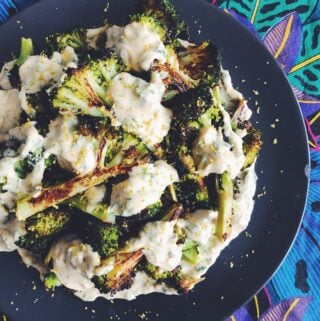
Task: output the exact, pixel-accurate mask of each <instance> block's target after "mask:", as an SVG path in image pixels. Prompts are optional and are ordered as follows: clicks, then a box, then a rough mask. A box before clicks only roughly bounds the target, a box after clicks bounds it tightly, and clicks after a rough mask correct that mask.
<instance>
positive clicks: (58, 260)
mask: <svg viewBox="0 0 320 321" xmlns="http://www.w3.org/2000/svg"><path fill="white" fill-rule="evenodd" d="M51 256H52V262H53V271H54V273H55V274H56V276H57V278H58V279H59V281H60V282H61V283H62V284H63V285H64V286H66V287H67V288H69V289H71V290H75V291H85V290H88V289H90V288H92V287H93V286H94V284H93V283H92V281H91V278H92V277H93V276H94V275H95V273H94V271H95V268H96V267H97V266H99V264H100V257H99V255H98V253H97V252H94V251H93V250H92V248H91V246H90V245H88V244H84V243H82V242H81V241H80V240H79V239H76V238H75V237H74V236H69V237H66V238H64V239H62V240H60V241H58V242H57V243H56V244H55V245H54V246H53V248H52V250H51Z"/></svg>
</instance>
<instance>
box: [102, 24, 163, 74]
mask: <svg viewBox="0 0 320 321" xmlns="http://www.w3.org/2000/svg"><path fill="white" fill-rule="evenodd" d="M106 32H107V42H106V48H110V49H111V48H112V49H114V50H115V51H116V53H117V54H118V55H119V56H120V57H121V59H122V60H123V61H124V63H125V64H126V65H127V66H128V67H129V69H130V70H134V71H148V70H149V69H150V68H151V66H152V64H153V62H154V61H155V60H158V61H159V62H161V63H164V62H165V61H166V57H167V51H166V48H165V46H164V44H163V43H162V41H161V40H160V37H159V35H158V34H157V33H154V32H150V30H149V29H148V28H147V27H146V26H145V25H143V24H140V23H138V22H133V23H131V24H129V25H127V26H125V27H118V26H112V27H110V28H108V29H107V31H106Z"/></svg>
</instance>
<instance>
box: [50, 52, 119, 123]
mask: <svg viewBox="0 0 320 321" xmlns="http://www.w3.org/2000/svg"><path fill="white" fill-rule="evenodd" d="M123 70H124V66H123V65H122V64H120V63H119V61H118V59H117V58H116V57H115V56H110V57H108V58H106V59H103V60H95V61H91V62H90V63H89V64H88V65H86V66H85V67H83V68H81V69H77V70H75V71H74V72H73V73H72V74H71V75H70V76H69V77H68V78H67V79H66V80H65V81H64V83H63V84H62V86H61V87H59V88H58V89H57V92H56V93H55V95H54V98H53V107H55V108H58V109H60V110H62V111H66V110H67V111H71V112H73V113H75V114H84V115H91V116H95V117H106V116H110V112H109V111H108V110H107V108H106V106H109V105H110V101H109V100H108V97H107V89H108V86H109V84H110V81H111V80H112V78H113V77H115V76H116V75H117V74H118V73H119V72H121V71H123Z"/></svg>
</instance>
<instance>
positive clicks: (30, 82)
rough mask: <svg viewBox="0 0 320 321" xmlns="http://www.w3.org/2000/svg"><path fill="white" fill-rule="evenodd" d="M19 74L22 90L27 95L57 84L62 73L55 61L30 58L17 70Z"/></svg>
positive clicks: (41, 57)
mask: <svg viewBox="0 0 320 321" xmlns="http://www.w3.org/2000/svg"><path fill="white" fill-rule="evenodd" d="M19 74H20V79H21V85H22V89H23V90H24V91H25V92H26V93H28V94H33V93H36V92H38V91H40V90H41V88H43V87H45V86H48V85H51V84H53V83H58V82H59V81H60V80H61V77H63V75H64V71H63V68H62V66H61V65H60V64H59V62H58V61H57V60H56V59H49V58H47V57H45V56H30V57H29V58H28V59H27V60H26V61H25V62H24V63H23V65H22V66H21V67H20V68H19Z"/></svg>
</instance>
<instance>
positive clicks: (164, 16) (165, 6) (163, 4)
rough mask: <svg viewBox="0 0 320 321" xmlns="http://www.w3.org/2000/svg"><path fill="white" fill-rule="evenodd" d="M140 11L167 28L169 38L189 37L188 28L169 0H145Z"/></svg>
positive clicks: (140, 6)
mask: <svg viewBox="0 0 320 321" xmlns="http://www.w3.org/2000/svg"><path fill="white" fill-rule="evenodd" d="M138 10H139V12H142V13H144V14H145V15H147V16H152V17H154V18H155V19H156V20H157V21H158V22H159V23H161V24H162V25H163V26H164V27H165V28H166V35H167V39H168V40H171V41H173V40H175V39H176V38H178V37H180V38H184V39H185V38H188V28H187V25H186V24H185V22H184V21H182V20H181V19H180V17H179V16H178V14H177V12H176V10H175V8H174V6H173V5H172V4H171V3H170V2H169V1H168V0H143V1H141V2H140V4H139V7H138Z"/></svg>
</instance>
